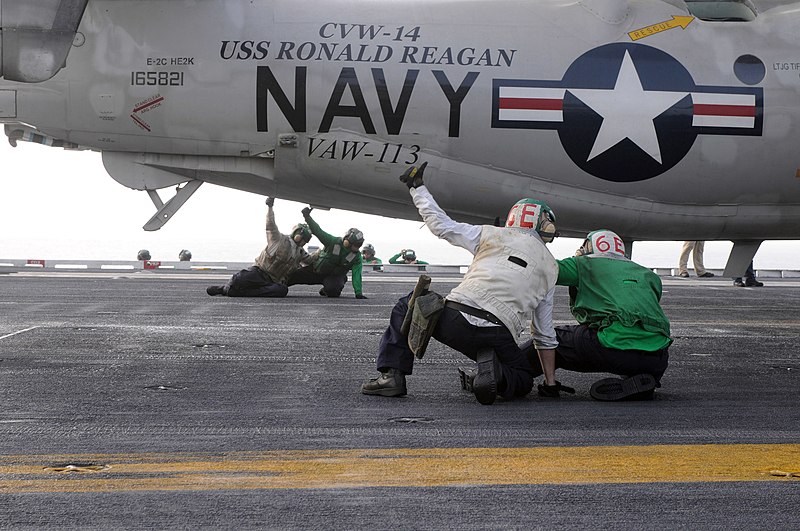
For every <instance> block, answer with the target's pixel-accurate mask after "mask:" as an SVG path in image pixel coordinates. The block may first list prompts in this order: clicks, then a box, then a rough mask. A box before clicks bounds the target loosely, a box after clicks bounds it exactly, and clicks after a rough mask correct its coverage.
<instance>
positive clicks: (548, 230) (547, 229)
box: [536, 214, 556, 243]
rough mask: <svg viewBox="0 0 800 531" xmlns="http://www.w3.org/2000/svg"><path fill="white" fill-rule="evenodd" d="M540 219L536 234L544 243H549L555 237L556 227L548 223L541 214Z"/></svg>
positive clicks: (545, 217) (546, 218)
mask: <svg viewBox="0 0 800 531" xmlns="http://www.w3.org/2000/svg"><path fill="white" fill-rule="evenodd" d="M542 218H543V219H542V221H541V222H540V223H539V230H537V231H536V232H538V233H539V236H541V238H542V241H544V243H550V242H552V241H553V239H554V238H555V237H556V225H555V223H553V222H552V221H550V220H549V219H548V217H547V216H546V215H544V214H542Z"/></svg>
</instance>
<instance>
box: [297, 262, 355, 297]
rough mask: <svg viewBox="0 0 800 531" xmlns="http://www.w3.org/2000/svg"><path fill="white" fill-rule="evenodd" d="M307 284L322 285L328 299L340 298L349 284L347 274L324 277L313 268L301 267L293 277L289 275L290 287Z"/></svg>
mask: <svg viewBox="0 0 800 531" xmlns="http://www.w3.org/2000/svg"><path fill="white" fill-rule="evenodd" d="M295 284H307V285H312V286H314V285H317V284H322V287H323V288H324V289H325V295H327V296H328V297H338V296H339V295H341V294H342V290H343V289H344V285H345V284H347V274H344V275H324V274H322V273H317V272H316V271H314V268H313V267H312V266H305V267H301V268H300V269H298V270H297V271H295V272H294V273H292V274H291V275H289V285H290V286H294V285H295Z"/></svg>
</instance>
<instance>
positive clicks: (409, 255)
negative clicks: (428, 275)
mask: <svg viewBox="0 0 800 531" xmlns="http://www.w3.org/2000/svg"><path fill="white" fill-rule="evenodd" d="M389 263H390V264H419V265H428V262H425V261H423V260H420V259H418V258H417V253H415V252H414V249H403V250H402V251H400V252H399V253H397V254H396V255H394V256H392V257H391V258H389Z"/></svg>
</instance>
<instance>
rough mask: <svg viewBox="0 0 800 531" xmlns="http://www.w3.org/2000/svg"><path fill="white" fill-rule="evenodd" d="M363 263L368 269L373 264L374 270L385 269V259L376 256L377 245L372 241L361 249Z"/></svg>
mask: <svg viewBox="0 0 800 531" xmlns="http://www.w3.org/2000/svg"><path fill="white" fill-rule="evenodd" d="M361 264H362V266H363V267H366V268H367V269H369V267H370V266H372V270H373V271H383V260H381V259H380V258H378V257H377V256H375V247H374V246H373V245H372V244H371V243H368V244H366V245H365V246H364V247H363V248H362V249H361Z"/></svg>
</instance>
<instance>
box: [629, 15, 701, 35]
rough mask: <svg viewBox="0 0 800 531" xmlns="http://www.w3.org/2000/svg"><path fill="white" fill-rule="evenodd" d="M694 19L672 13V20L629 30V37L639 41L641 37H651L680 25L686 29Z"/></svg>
mask: <svg viewBox="0 0 800 531" xmlns="http://www.w3.org/2000/svg"><path fill="white" fill-rule="evenodd" d="M693 20H694V17H678V16H675V15H672V20H665V21H664V22H659V23H658V24H653V25H652V26H647V27H646V28H641V29H638V30H633V31H631V32H628V37H630V38H631V40H632V41H638V40H639V39H643V38H645V37H649V36H650V35H655V34H656V33H661V32H662V31H667V30H671V29H672V28H677V27H679V26H680V27H681V28H683V29H686V26H688V25H689V24H691V23H692V21H693Z"/></svg>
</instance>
